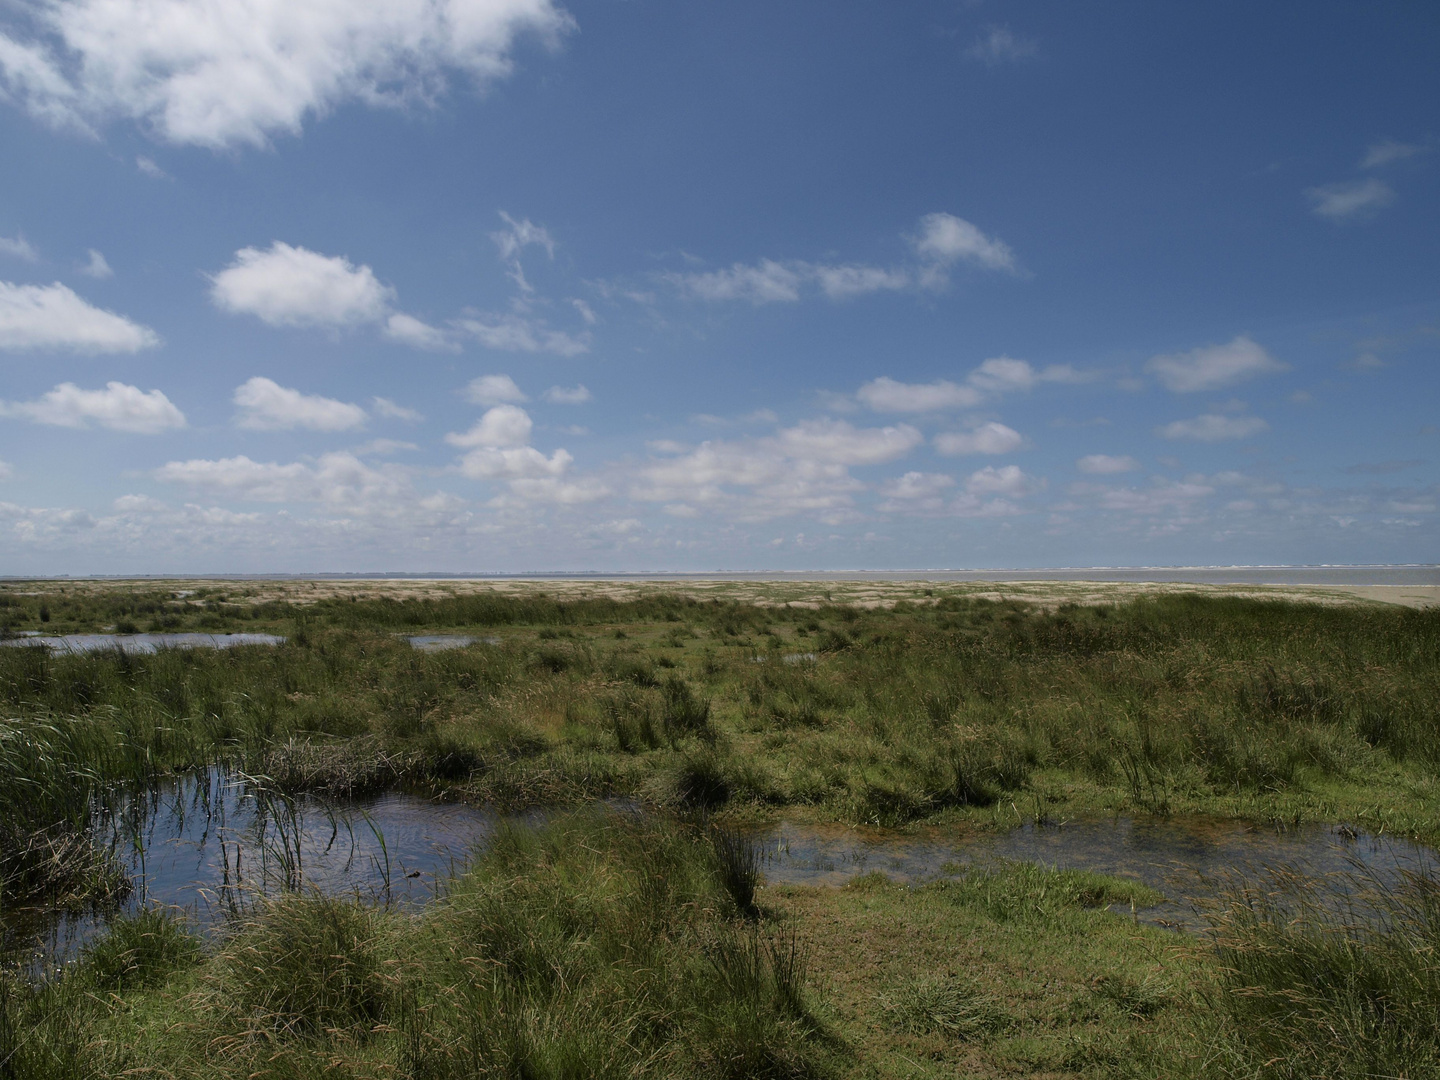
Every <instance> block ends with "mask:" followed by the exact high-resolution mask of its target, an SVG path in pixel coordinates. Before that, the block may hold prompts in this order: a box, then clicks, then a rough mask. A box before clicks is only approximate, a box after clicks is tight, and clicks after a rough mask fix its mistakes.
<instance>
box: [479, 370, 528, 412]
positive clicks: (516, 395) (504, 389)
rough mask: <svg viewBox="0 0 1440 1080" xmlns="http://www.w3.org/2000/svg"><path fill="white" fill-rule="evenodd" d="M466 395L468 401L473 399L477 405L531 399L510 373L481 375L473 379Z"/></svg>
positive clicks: (510, 402) (500, 403) (501, 403)
mask: <svg viewBox="0 0 1440 1080" xmlns="http://www.w3.org/2000/svg"><path fill="white" fill-rule="evenodd" d="M464 395H465V400H466V401H473V402H474V403H475V404H476V405H504V404H507V403H508V404H513V403H515V402H518V401H529V400H530V399H529V398H527V397H526V396H525V393H524V391H522V390H521V389H520V387H518V386H516V385H515V380H514V379H512V378H511V377H510V376H509V375H481V376H480V377H479V378H475V379H471V380H470V383H469V385H467V386H466V387H465V390H464ZM517 411H518V410H517Z"/></svg>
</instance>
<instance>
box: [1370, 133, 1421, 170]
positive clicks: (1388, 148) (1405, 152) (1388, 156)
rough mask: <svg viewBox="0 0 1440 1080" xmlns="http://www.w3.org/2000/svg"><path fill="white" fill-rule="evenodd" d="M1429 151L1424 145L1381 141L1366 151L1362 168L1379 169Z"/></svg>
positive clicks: (1390, 140)
mask: <svg viewBox="0 0 1440 1080" xmlns="http://www.w3.org/2000/svg"><path fill="white" fill-rule="evenodd" d="M1427 149H1428V147H1427V146H1425V145H1424V144H1423V143H1403V142H1399V141H1398V140H1396V139H1381V140H1380V141H1379V142H1378V143H1375V144H1374V145H1373V146H1371V147H1370V148H1369V149H1367V150H1366V151H1365V156H1364V157H1363V158H1361V159H1360V168H1362V169H1379V168H1382V167H1383V166H1386V165H1392V164H1394V163H1395V162H1397V161H1404V160H1405V159H1406V158H1412V157H1414V156H1415V155H1416V154H1423V153H1424V152H1425V151H1426V150H1427Z"/></svg>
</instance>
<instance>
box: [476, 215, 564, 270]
mask: <svg viewBox="0 0 1440 1080" xmlns="http://www.w3.org/2000/svg"><path fill="white" fill-rule="evenodd" d="M500 217H501V218H503V219H504V221H505V225H506V227H505V228H504V229H501V230H500V231H499V232H493V233H491V234H490V239H491V240H494V241H495V246H496V247H497V248H499V249H500V257H501V258H502V259H513V258H515V257H516V256H517V255H519V254H520V253H521V252H522V251H524V250H525V249H526V248H527V247H529V246H530V245H531V244H534V245H536V246H538V247H542V248H544V249H545V254H546V255H548V256H550V258H552V259H553V258H554V257H555V240H554V239H553V238H552V237H551V236H550V233H549V232H548V231H547V230H546V229H545V227H544V226H543V225H535V224H533V223H532V222H531V221H530V219H529V218H525V219H524V220H523V221H516V220H515V219H514V218H512V217H511V216H510V215H509V214H507V213H505V211H504V210H501V211H500Z"/></svg>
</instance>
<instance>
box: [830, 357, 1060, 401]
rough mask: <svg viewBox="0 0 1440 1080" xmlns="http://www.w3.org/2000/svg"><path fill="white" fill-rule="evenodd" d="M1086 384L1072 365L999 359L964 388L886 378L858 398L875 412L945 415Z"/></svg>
mask: <svg viewBox="0 0 1440 1080" xmlns="http://www.w3.org/2000/svg"><path fill="white" fill-rule="evenodd" d="M1084 380H1085V376H1084V375H1082V374H1081V373H1080V372H1077V371H1076V370H1075V369H1074V368H1072V367H1071V366H1070V365H1069V364H1051V365H1050V366H1049V367H1047V368H1044V369H1043V370H1036V369H1035V368H1034V367H1032V366H1031V365H1030V364H1029V363H1028V362H1027V361H1025V360H1015V359H1012V358H1011V357H1008V356H997V357H992V358H991V359H989V360H986V361H985V362H984V363H982V364H981V365H980V366H979V367H977V368H976V369H975V370H974V371H972V372H971V373H970V374H969V375H968V376H967V377H966V379H965V383H964V384H958V383H953V382H950V381H949V380H948V379H939V380H937V381H935V382H932V383H902V382H899V381H897V380H895V379H892V378H890V377H888V376H884V375H882V376H881V377H880V378H878V379H873V380H871V381H870V382H868V383H866V384H865V385H864V386H862V387H860V389H859V390H857V391H856V392H855V396H856V398H858V399H859V400H860V401H861V402H862V403H863V404H864V405H866V406H868V407H869V408H870V409H873V410H874V411H875V412H943V411H946V410H950V409H968V408H973V407H975V406H976V405H979V404H980V403H981V402H982V401H984V400H985V399H986V397H987V395H998V394H1004V393H1007V392H1011V391H1019V390H1029V389H1030V388H1031V387H1033V386H1035V385H1036V384H1037V383H1042V382H1060V383H1075V382H1083V381H1084ZM830 404H832V405H835V404H839V402H830Z"/></svg>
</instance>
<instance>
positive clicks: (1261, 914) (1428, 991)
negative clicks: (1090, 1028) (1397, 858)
mask: <svg viewBox="0 0 1440 1080" xmlns="http://www.w3.org/2000/svg"><path fill="white" fill-rule="evenodd" d="M1343 884H1344V888H1343V890H1337V891H1321V890H1317V889H1315V888H1314V887H1313V882H1311V881H1309V879H1306V878H1304V877H1302V876H1300V875H1297V874H1295V873H1293V872H1289V871H1284V870H1278V871H1274V872H1272V873H1270V874H1268V875H1266V876H1264V877H1262V878H1258V879H1252V880H1250V881H1246V882H1238V883H1234V884H1232V886H1231V888H1230V890H1229V895H1228V898H1227V901H1226V902H1225V903H1224V904H1223V905H1221V906H1220V907H1218V909H1217V910H1215V911H1214V912H1212V917H1211V929H1212V933H1213V936H1214V948H1215V953H1216V957H1217V960H1218V963H1219V975H1218V978H1217V984H1216V988H1215V990H1214V991H1213V992H1212V993H1211V1003H1212V1004H1213V1006H1214V1007H1215V1008H1216V1010H1217V1013H1218V1015H1219V1016H1220V1017H1221V1018H1222V1022H1221V1023H1220V1024H1218V1025H1217V1027H1216V1035H1217V1036H1218V1038H1219V1040H1220V1041H1221V1044H1222V1045H1223V1046H1224V1047H1225V1048H1226V1050H1227V1055H1226V1058H1227V1060H1226V1061H1225V1071H1227V1072H1228V1073H1229V1074H1230V1075H1245V1076H1256V1077H1275V1078H1284V1080H1291V1078H1298V1077H1313V1076H1325V1077H1337V1078H1351V1077H1354V1078H1360V1077H1367V1078H1368V1077H1376V1076H1404V1077H1423V1076H1436V1075H1440V1025H1437V1023H1436V1017H1437V1016H1440V880H1437V878H1436V877H1435V876H1434V874H1433V872H1432V870H1431V869H1428V868H1427V869H1425V870H1421V871H1416V872H1408V873H1405V874H1403V875H1402V877H1401V878H1400V879H1399V881H1398V882H1395V883H1389V882H1384V881H1381V880H1380V879H1378V878H1377V877H1376V876H1374V875H1373V874H1366V873H1362V872H1359V871H1357V872H1356V873H1355V874H1353V875H1351V876H1350V877H1349V878H1348V880H1347V881H1345V882H1344V883H1343Z"/></svg>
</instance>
